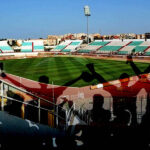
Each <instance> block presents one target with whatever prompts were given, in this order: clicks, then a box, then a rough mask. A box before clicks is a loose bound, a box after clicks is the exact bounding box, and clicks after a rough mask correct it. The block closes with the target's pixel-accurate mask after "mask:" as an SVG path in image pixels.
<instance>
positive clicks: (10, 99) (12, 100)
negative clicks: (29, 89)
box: [0, 96, 65, 120]
mask: <svg viewBox="0 0 150 150" xmlns="http://www.w3.org/2000/svg"><path fill="white" fill-rule="evenodd" d="M0 97H1V96H0ZM3 98H6V99H9V100H12V101H16V102H19V103H22V104H25V105H29V106H32V107H34V108H39V107H38V106H35V105H33V104H29V103H27V102H22V101H19V100H17V99H14V98H11V97H8V96H3ZM40 109H42V110H45V111H48V112H51V113H52V114H53V115H55V116H57V117H59V118H60V119H62V120H65V119H64V118H63V117H61V116H59V115H58V114H57V113H54V112H53V111H52V110H49V109H46V108H44V107H40Z"/></svg>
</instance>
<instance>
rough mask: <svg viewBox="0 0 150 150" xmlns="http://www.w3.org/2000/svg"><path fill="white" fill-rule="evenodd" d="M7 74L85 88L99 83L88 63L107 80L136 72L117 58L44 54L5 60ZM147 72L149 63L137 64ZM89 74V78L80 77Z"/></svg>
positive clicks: (87, 76)
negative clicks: (37, 56) (39, 56)
mask: <svg viewBox="0 0 150 150" xmlns="http://www.w3.org/2000/svg"><path fill="white" fill-rule="evenodd" d="M1 62H3V63H4V70H5V72H6V73H10V74H14V75H17V76H21V77H24V78H28V79H31V80H35V81H38V80H39V77H40V76H43V75H44V76H47V77H48V78H49V83H50V84H52V83H53V84H55V85H65V84H66V83H67V82H69V81H73V80H75V81H74V82H72V83H71V85H70V86H72V87H82V86H87V85H94V84H98V83H99V81H98V80H97V79H96V78H91V76H92V73H91V71H90V70H89V69H88V68H87V66H86V65H87V64H91V63H92V64H94V69H95V71H96V72H97V73H98V74H99V75H100V76H102V77H103V78H104V79H105V80H107V81H111V80H116V79H118V78H119V77H120V75H121V74H122V73H127V74H128V75H129V76H133V75H135V73H134V71H133V70H132V68H131V66H130V65H129V64H126V62H125V61H114V60H104V59H92V58H79V57H45V58H26V59H12V60H3V61H1ZM135 64H136V65H137V67H138V68H139V69H140V70H141V71H144V70H145V69H146V68H147V67H148V66H149V63H140V62H136V63H135ZM83 72H84V74H86V78H87V79H86V80H84V79H83V78H79V77H80V76H81V75H82V74H83Z"/></svg>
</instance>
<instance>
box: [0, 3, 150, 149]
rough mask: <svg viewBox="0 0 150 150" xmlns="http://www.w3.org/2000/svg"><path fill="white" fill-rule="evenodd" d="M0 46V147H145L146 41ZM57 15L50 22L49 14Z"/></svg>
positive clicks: (149, 90) (149, 58) (149, 47)
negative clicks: (51, 15) (50, 15)
mask: <svg viewBox="0 0 150 150" xmlns="http://www.w3.org/2000/svg"><path fill="white" fill-rule="evenodd" d="M86 9H89V7H88V6H85V7H84V11H85V16H86V17H87V35H86V37H85V39H64V38H62V39H61V41H59V43H57V45H55V46H47V45H45V44H44V40H43V39H42V38H41V39H40V38H39V39H28V40H12V41H11V40H5V39H2V40H0V108H1V109H0V148H2V149H4V150H5V149H6V150H9V149H13V148H14V149H19V150H20V149H21V148H22V147H23V148H24V149H29V148H34V149H42V150H43V149H44V150H48V149H52V150H65V149H70V150H71V149H72V150H89V149H97V148H98V149H109V150H110V149H117V150H120V149H122V150H126V149H135V148H138V149H142V150H147V149H149V147H150V144H149V143H150V140H149V135H150V134H149V118H150V103H149V100H150V96H149V94H150V74H149V73H150V39H149V38H146V36H145V38H143V39H131V38H129V39H125V38H119V39H104V38H101V39H93V40H89V33H88V32H89V31H88V17H89V16H90V12H89V10H86ZM56 16H57V15H56Z"/></svg>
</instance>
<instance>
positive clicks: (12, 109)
mask: <svg viewBox="0 0 150 150" xmlns="http://www.w3.org/2000/svg"><path fill="white" fill-rule="evenodd" d="M7 96H8V97H10V98H13V99H14V100H9V99H8V103H9V106H8V108H7V109H8V111H9V113H10V114H12V115H15V116H18V117H21V107H22V102H23V101H24V99H23V97H21V96H20V95H18V94H15V93H13V92H11V91H8V92H7Z"/></svg>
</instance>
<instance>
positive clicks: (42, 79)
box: [39, 75, 49, 84]
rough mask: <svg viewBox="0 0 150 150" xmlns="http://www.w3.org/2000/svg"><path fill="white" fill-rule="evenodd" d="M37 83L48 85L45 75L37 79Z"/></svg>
mask: <svg viewBox="0 0 150 150" xmlns="http://www.w3.org/2000/svg"><path fill="white" fill-rule="evenodd" d="M39 82H41V83H46V84H48V83H49V78H48V77H47V76H45V75H43V76H40V77H39Z"/></svg>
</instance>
